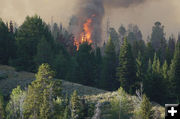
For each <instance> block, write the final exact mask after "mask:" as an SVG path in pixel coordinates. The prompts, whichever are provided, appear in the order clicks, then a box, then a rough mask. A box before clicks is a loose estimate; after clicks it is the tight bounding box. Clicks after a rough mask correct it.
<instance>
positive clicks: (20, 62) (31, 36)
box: [15, 15, 54, 72]
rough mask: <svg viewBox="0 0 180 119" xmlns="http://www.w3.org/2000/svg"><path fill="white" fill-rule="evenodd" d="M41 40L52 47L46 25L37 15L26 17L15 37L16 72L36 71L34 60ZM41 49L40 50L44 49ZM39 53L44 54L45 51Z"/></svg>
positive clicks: (51, 40) (50, 36) (51, 38)
mask: <svg viewBox="0 0 180 119" xmlns="http://www.w3.org/2000/svg"><path fill="white" fill-rule="evenodd" d="M42 39H45V40H46V41H47V42H48V45H49V46H51V47H52V46H53V42H54V40H53V37H52V35H51V33H50V31H49V30H48V26H47V25H46V23H45V22H43V20H42V19H41V18H40V17H39V16H37V15H35V16H33V17H29V16H27V17H26V20H25V21H24V23H23V24H22V25H21V26H20V27H19V29H18V31H17V35H16V41H17V42H16V43H17V57H18V58H17V59H16V62H15V64H16V68H17V69H18V70H27V71H31V72H32V71H36V70H35V69H36V68H37V66H36V65H37V64H36V62H35V61H36V60H34V59H35V57H36V56H37V46H38V44H39V42H40V41H41V40H42ZM41 46H42V45H41ZM42 47H43V48H41V49H45V48H44V46H42ZM47 47H48V46H47ZM47 49H49V48H47ZM45 50H46V49H45ZM41 52H43V54H44V52H45V51H41ZM41 52H39V54H40V53H41ZM46 55H47V54H46ZM32 59H33V60H32Z"/></svg>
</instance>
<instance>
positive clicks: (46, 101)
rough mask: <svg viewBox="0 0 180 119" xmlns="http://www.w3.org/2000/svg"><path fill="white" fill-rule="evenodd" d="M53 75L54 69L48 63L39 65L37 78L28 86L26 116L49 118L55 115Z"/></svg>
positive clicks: (25, 105)
mask: <svg viewBox="0 0 180 119" xmlns="http://www.w3.org/2000/svg"><path fill="white" fill-rule="evenodd" d="M53 77H54V71H52V70H51V68H50V66H49V65H48V64H42V65H41V66H40V67H39V69H38V73H37V74H36V80H35V81H33V82H32V83H31V85H29V86H28V91H27V98H26V99H25V101H24V110H25V111H24V114H25V116H26V118H40V117H41V118H45V119H49V118H50V117H51V116H52V115H53V113H54V110H53V97H54V92H53V88H55V87H54V83H53Z"/></svg>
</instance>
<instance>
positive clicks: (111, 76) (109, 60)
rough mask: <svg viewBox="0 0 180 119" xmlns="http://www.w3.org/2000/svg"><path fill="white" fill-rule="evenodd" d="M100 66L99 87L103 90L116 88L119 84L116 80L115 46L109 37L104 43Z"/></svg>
mask: <svg viewBox="0 0 180 119" xmlns="http://www.w3.org/2000/svg"><path fill="white" fill-rule="evenodd" d="M104 53H105V54H104V58H103V66H102V77H101V82H100V87H101V88H102V89H105V90H116V89H117V88H118V87H119V85H118V82H117V81H116V62H117V60H116V52H115V46H114V44H113V42H112V40H111V38H110V39H109V41H108V43H107V44H106V48H105V52H104Z"/></svg>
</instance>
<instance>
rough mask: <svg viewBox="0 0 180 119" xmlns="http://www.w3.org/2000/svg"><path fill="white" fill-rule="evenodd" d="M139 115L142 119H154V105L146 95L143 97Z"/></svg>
mask: <svg viewBox="0 0 180 119" xmlns="http://www.w3.org/2000/svg"><path fill="white" fill-rule="evenodd" d="M139 115H140V119H153V111H152V105H151V102H150V101H149V99H148V98H147V97H146V95H143V99H142V102H141V105H140V111H139Z"/></svg>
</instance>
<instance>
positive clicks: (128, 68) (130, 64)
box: [117, 39, 137, 93]
mask: <svg viewBox="0 0 180 119" xmlns="http://www.w3.org/2000/svg"><path fill="white" fill-rule="evenodd" d="M117 76H118V77H119V81H120V83H121V86H122V87H123V89H124V90H125V91H127V92H129V93H134V92H135V88H137V87H136V86H137V77H136V65H135V60H134V58H133V54H132V52H131V46H130V44H129V43H128V42H127V40H126V39H125V41H124V44H123V46H122V47H121V49H120V56H119V66H118V68H117Z"/></svg>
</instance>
